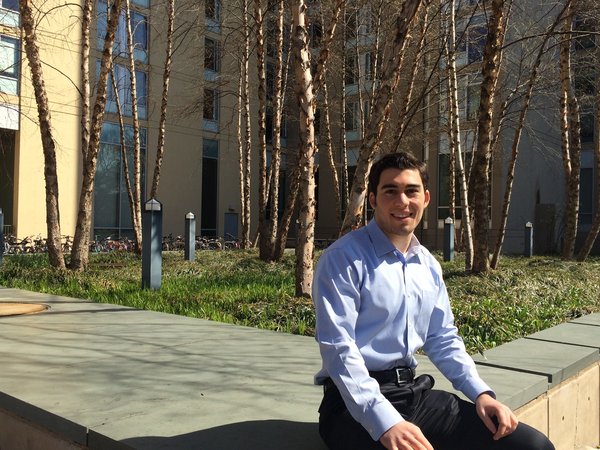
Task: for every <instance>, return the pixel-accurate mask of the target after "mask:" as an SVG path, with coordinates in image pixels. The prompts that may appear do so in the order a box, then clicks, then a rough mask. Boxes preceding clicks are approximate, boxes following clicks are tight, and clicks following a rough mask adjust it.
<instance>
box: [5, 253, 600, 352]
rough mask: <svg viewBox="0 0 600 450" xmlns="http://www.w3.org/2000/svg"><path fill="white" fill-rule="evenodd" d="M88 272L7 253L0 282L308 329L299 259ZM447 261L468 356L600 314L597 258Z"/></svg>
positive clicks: (209, 257)
mask: <svg viewBox="0 0 600 450" xmlns="http://www.w3.org/2000/svg"><path fill="white" fill-rule="evenodd" d="M90 257H91V259H90V265H89V268H88V270H87V271H86V272H84V273H73V272H69V271H56V270H53V269H52V268H50V267H48V264H47V260H46V257H45V256H44V255H25V256H9V257H4V260H3V263H2V264H1V265H0V285H1V286H4V287H15V288H21V289H28V290H32V291H37V292H46V293H52V294H57V295H64V296H69V297H76V298H85V299H90V300H93V301H96V302H102V303H114V304H120V305H126V306H131V307H135V308H141V309H149V310H154V311H162V312H166V313H171V314H181V315H186V316H191V317H201V318H205V319H210V320H216V321H222V322H229V323H236V324H240V325H246V326H252V327H258V328H264V329H269V330H277V331H282V332H289V333H296V334H303V335H312V334H314V326H315V318H314V311H313V308H312V304H311V302H310V300H308V299H305V298H296V297H294V257H293V254H292V253H286V256H285V258H284V261H283V262H281V263H265V262H262V261H260V260H259V259H258V257H257V252H256V251H254V250H251V251H241V250H240V251H213V250H206V251H198V252H197V253H196V261H194V262H188V261H184V260H183V253H182V252H165V253H164V254H163V276H162V287H161V289H160V290H158V291H153V290H146V289H141V288H140V286H141V262H140V260H139V259H138V258H136V257H135V256H133V255H131V254H126V253H118V252H115V253H110V254H92V255H90ZM462 266H463V261H462V260H461V259H460V258H458V259H457V260H455V261H452V262H449V263H443V264H442V267H443V269H444V274H445V279H446V284H447V286H448V291H449V294H450V298H451V302H452V307H453V310H454V314H455V317H456V323H457V326H458V327H459V330H460V333H461V335H462V336H463V337H464V340H465V343H466V345H467V348H468V349H469V351H470V352H475V351H481V350H483V349H485V348H490V347H493V346H496V345H499V344H501V343H503V342H507V341H510V340H513V339H516V338H518V337H521V336H525V335H528V334H531V333H533V332H535V331H538V330H541V329H544V328H548V327H550V326H553V325H556V324H558V323H561V322H564V321H565V320H567V319H570V318H574V317H578V316H581V315H584V314H588V313H591V312H596V311H600V259H592V260H590V261H588V262H585V263H576V262H567V261H562V260H560V259H554V258H548V257H534V258H522V257H504V258H503V259H502V260H501V263H500V269H499V270H497V271H495V272H493V273H491V274H489V275H486V276H473V275H466V274H465V273H464V271H463V270H462Z"/></svg>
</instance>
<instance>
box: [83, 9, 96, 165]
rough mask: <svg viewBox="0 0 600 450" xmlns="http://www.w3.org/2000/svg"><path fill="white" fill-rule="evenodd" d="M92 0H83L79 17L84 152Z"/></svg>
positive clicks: (85, 144) (87, 126) (87, 137)
mask: <svg viewBox="0 0 600 450" xmlns="http://www.w3.org/2000/svg"><path fill="white" fill-rule="evenodd" d="M93 8H94V1H93V0H84V1H83V4H82V18H81V118H80V123H81V152H82V156H83V157H84V158H85V154H86V151H87V148H88V145H89V141H90V98H91V87H90V66H89V63H90V27H91V23H92V10H93Z"/></svg>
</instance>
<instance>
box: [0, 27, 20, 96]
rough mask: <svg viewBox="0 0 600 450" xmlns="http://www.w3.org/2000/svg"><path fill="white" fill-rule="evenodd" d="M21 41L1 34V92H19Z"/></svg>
mask: <svg viewBox="0 0 600 450" xmlns="http://www.w3.org/2000/svg"><path fill="white" fill-rule="evenodd" d="M19 61H20V57H19V41H18V40H17V39H13V38H10V37H8V36H3V35H0V92H4V93H6V94H12V95H17V94H18V93H19Z"/></svg>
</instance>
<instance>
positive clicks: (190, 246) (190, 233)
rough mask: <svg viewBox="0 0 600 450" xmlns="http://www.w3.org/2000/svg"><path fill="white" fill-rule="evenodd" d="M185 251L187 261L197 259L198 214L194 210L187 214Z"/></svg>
mask: <svg viewBox="0 0 600 450" xmlns="http://www.w3.org/2000/svg"><path fill="white" fill-rule="evenodd" d="M183 253H184V255H183V257H184V259H185V260H186V261H193V260H194V259H196V216H194V213H192V212H189V213H187V214H186V215H185V250H184V252H183Z"/></svg>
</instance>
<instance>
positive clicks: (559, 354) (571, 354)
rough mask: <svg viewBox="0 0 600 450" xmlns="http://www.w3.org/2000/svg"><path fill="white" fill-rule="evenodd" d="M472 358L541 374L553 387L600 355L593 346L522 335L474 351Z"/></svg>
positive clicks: (482, 362) (480, 363) (591, 363)
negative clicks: (515, 338)
mask: <svg viewBox="0 0 600 450" xmlns="http://www.w3.org/2000/svg"><path fill="white" fill-rule="evenodd" d="M473 359H474V360H475V362H476V363H477V364H478V365H482V366H491V367H500V368H505V369H511V370H515V371H520V372H525V373H530V374H536V375H544V376H546V377H548V382H549V385H550V387H553V386H557V385H558V384H560V383H561V382H563V381H565V380H566V379H567V378H570V377H573V376H575V375H577V373H578V372H580V371H582V370H584V369H585V368H587V367H589V366H591V365H593V364H594V363H596V362H598V360H599V359H600V355H599V354H598V349H597V348H595V347H588V346H586V347H579V346H575V345H569V344H562V343H558V342H550V341H540V340H536V339H527V338H522V339H517V340H515V341H511V342H507V343H506V344H502V345H500V346H498V347H494V348H492V349H490V350H486V351H485V352H484V354H483V355H479V354H477V355H473Z"/></svg>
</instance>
